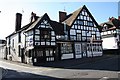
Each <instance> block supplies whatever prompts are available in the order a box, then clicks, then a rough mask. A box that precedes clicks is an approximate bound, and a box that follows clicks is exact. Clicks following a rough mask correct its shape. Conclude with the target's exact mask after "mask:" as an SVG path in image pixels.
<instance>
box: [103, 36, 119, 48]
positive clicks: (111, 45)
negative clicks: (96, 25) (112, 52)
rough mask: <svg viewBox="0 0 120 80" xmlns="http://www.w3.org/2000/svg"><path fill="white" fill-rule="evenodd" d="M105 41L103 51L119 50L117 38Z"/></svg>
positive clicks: (105, 39)
mask: <svg viewBox="0 0 120 80" xmlns="http://www.w3.org/2000/svg"><path fill="white" fill-rule="evenodd" d="M102 40H103V49H117V48H118V47H117V42H116V39H115V37H109V38H104V39H102Z"/></svg>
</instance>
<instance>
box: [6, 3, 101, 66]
mask: <svg viewBox="0 0 120 80" xmlns="http://www.w3.org/2000/svg"><path fill="white" fill-rule="evenodd" d="M31 15H32V16H31V22H30V23H29V24H27V25H26V26H23V27H22V28H21V18H22V15H21V14H20V13H17V14H16V30H15V32H13V33H12V34H10V35H9V36H7V37H6V40H7V45H6V47H7V49H6V52H7V53H6V55H7V57H6V58H7V59H10V60H14V61H20V62H24V63H34V64H37V63H43V62H49V61H57V60H64V59H77V58H84V57H95V56H102V52H103V51H102V50H103V49H102V40H101V34H100V31H99V29H98V26H99V25H98V23H97V22H96V21H95V19H94V18H93V16H92V15H91V13H90V12H89V10H88V9H87V8H86V6H85V5H84V6H83V7H81V8H79V9H78V10H76V11H74V12H73V13H71V14H69V15H67V13H66V12H61V11H60V12H59V22H56V21H53V20H51V19H50V18H49V16H48V14H47V13H45V14H44V15H43V16H41V17H38V16H36V14H35V13H33V12H32V13H31Z"/></svg>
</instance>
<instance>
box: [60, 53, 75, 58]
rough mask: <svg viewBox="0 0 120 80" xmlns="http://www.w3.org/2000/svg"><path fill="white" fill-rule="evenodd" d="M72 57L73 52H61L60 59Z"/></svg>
mask: <svg viewBox="0 0 120 80" xmlns="http://www.w3.org/2000/svg"><path fill="white" fill-rule="evenodd" d="M71 58H73V53H70V54H62V57H61V59H71Z"/></svg>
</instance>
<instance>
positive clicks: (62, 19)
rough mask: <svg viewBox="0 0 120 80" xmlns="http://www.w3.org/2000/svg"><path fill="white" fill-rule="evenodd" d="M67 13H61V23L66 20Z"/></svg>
mask: <svg viewBox="0 0 120 80" xmlns="http://www.w3.org/2000/svg"><path fill="white" fill-rule="evenodd" d="M66 15H67V13H66V12H62V11H59V22H63V21H64V20H65V19H66Z"/></svg>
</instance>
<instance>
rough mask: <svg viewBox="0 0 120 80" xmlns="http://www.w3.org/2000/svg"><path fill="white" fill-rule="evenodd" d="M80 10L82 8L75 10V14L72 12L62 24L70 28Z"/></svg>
mask: <svg viewBox="0 0 120 80" xmlns="http://www.w3.org/2000/svg"><path fill="white" fill-rule="evenodd" d="M81 10H82V8H80V9H78V10H76V11H75V12H73V13H72V14H71V16H70V17H69V18H67V19H66V20H65V21H64V22H65V23H66V24H67V25H68V26H71V25H72V24H73V22H74V20H75V19H76V18H77V16H78V14H79V13H80V11H81Z"/></svg>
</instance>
